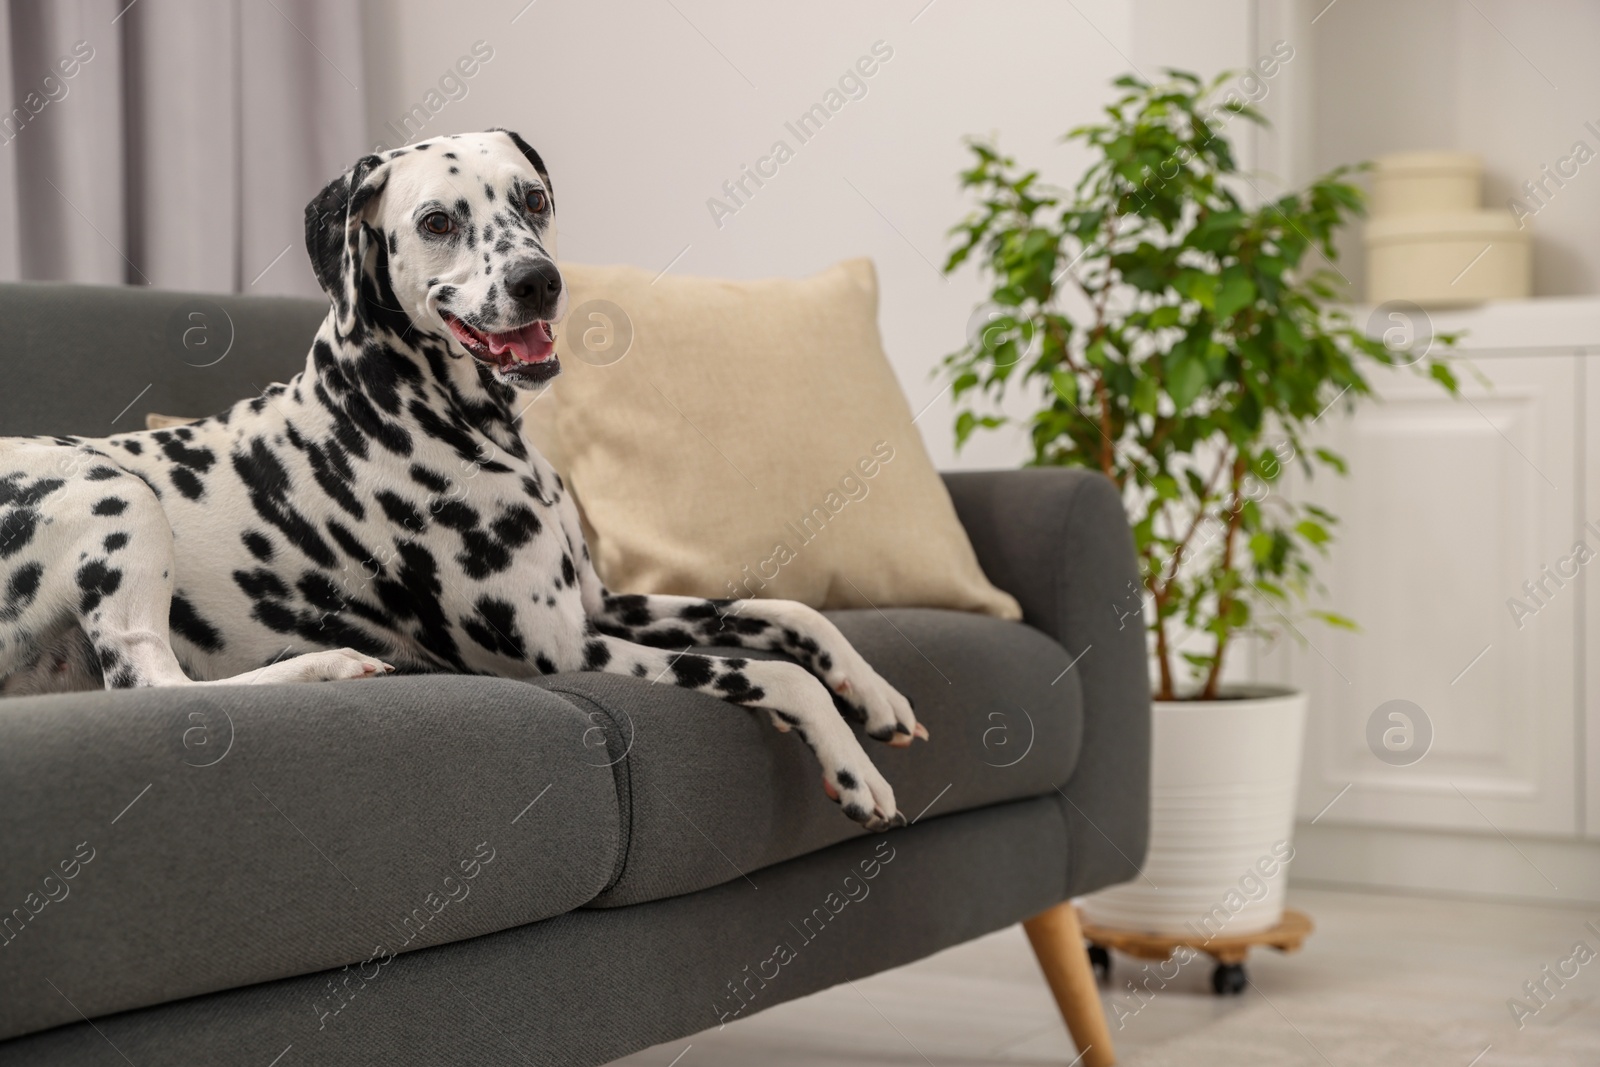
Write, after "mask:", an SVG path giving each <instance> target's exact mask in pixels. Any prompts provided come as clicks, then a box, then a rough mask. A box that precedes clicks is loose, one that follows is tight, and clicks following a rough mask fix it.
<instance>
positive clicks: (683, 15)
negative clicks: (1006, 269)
mask: <svg viewBox="0 0 1600 1067" xmlns="http://www.w3.org/2000/svg"><path fill="white" fill-rule="evenodd" d="M525 2H526V0H463V2H458V3H453V4H451V5H449V7H448V9H447V10H448V14H445V13H444V12H445V11H446V9H445V8H444V6H443V5H439V4H430V3H427V2H426V0H368V12H367V24H368V33H369V38H370V40H369V55H368V62H367V68H368V70H369V72H370V73H369V90H370V91H369V101H370V104H369V107H370V111H369V118H370V123H369V125H370V127H371V131H372V137H373V140H374V141H383V142H385V143H388V144H391V145H392V144H394V143H396V139H395V137H394V135H393V133H392V132H388V131H386V130H385V129H384V127H385V125H386V124H388V123H390V122H392V121H394V120H397V119H398V118H400V116H402V115H403V114H404V113H405V112H406V111H407V110H408V109H409V108H410V107H411V105H413V104H415V103H418V102H421V101H422V100H423V97H424V94H425V93H426V92H427V91H428V90H429V89H430V88H433V87H435V86H436V84H437V82H438V80H439V78H440V76H441V75H442V74H444V73H445V72H446V71H447V70H448V68H449V67H450V65H451V64H452V63H454V62H455V60H456V59H457V58H458V57H460V56H462V55H465V54H466V53H467V52H468V50H469V48H470V46H471V45H472V44H473V42H474V41H478V40H482V41H484V42H486V43H487V44H488V45H489V46H490V47H492V48H493V49H494V58H493V59H491V60H490V61H489V62H488V63H487V64H485V65H484V66H483V69H482V71H481V72H480V73H479V74H478V75H477V76H476V77H475V78H473V79H472V80H471V81H470V82H469V83H468V86H469V92H468V95H467V96H466V97H465V98H463V99H461V100H459V101H456V102H451V103H448V104H446V105H445V106H444V108H443V109H442V110H441V111H440V112H439V114H438V115H437V116H436V117H435V118H434V119H433V121H432V122H431V124H430V125H429V126H428V127H426V128H425V129H424V131H423V132H424V133H427V134H431V133H439V132H455V131H460V130H472V129H481V128H484V127H487V126H507V127H510V128H512V129H515V130H517V131H518V132H520V133H522V134H523V135H524V136H525V137H527V138H528V140H529V141H530V142H532V143H533V144H534V145H535V146H536V147H537V148H538V149H539V150H540V152H541V154H542V155H543V156H544V158H545V160H546V162H547V163H548V164H549V165H550V167H551V170H552V174H553V178H554V182H555V187H556V192H557V202H558V204H559V205H560V241H561V255H562V256H563V257H564V258H567V259H571V260H577V261H588V262H625V263H633V264H637V265H639V266H642V267H646V268H648V269H651V270H660V269H663V268H665V267H666V266H667V265H668V264H669V263H672V264H673V267H672V269H673V270H674V271H676V272H680V273H685V274H703V275H715V276H731V277H759V276H764V275H790V276H797V275H804V274H808V273H811V272H814V271H817V270H819V269H821V268H823V267H825V266H827V265H828V264H830V263H832V262H834V261H836V260H839V259H843V258H846V257H849V256H856V255H867V256H871V257H872V258H873V259H874V260H875V261H876V262H877V265H878V271H879V275H880V279H881V284H882V293H883V307H882V314H881V321H882V325H883V333H884V341H885V345H886V346H887V348H888V351H889V354H890V358H891V359H892V360H893V363H894V366H895V369H896V371H897V372H898V374H899V377H900V381H901V385H902V386H903V387H904V389H905V391H906V394H907V396H908V398H909V399H910V402H911V405H912V407H913V409H914V410H920V409H922V408H923V406H924V405H927V404H929V403H930V402H932V403H933V406H932V407H931V408H929V409H928V411H927V412H926V414H924V415H923V416H922V417H921V419H920V421H919V422H918V425H919V427H921V428H922V431H923V436H924V439H925V440H926V441H927V442H928V445H929V449H930V451H931V452H932V454H933V457H934V460H935V462H936V463H938V464H939V465H941V466H952V465H963V466H993V465H1008V466H1009V465H1014V464H1015V463H1017V462H1019V461H1020V460H1022V459H1023V458H1025V457H1026V455H1027V454H1028V453H1027V449H1026V447H1025V445H1024V442H1023V441H1022V439H1021V438H1019V437H1015V436H1013V437H1010V438H1003V437H998V436H995V435H991V436H990V437H988V438H983V439H978V440H975V441H974V443H973V444H971V445H969V447H968V449H967V450H966V452H965V453H964V454H963V456H962V457H961V458H960V460H959V462H958V461H957V460H956V459H955V457H954V456H953V453H952V446H951V441H952V435H951V431H950V424H951V415H950V409H949V406H948V404H947V403H946V402H945V401H944V400H936V398H937V397H938V396H939V394H940V390H941V386H940V384H938V383H936V382H934V381H932V380H931V379H930V377H929V374H930V372H931V370H932V368H933V367H934V365H935V364H936V363H937V361H938V359H939V357H941V356H943V355H944V354H946V353H948V352H950V351H951V350H953V349H955V348H957V347H959V345H960V344H961V341H962V338H963V335H964V331H965V327H966V322H967V319H968V316H969V314H970V313H971V311H972V309H973V307H974V306H975V305H976V303H977V301H978V297H979V286H978V281H977V278H976V276H975V275H974V274H972V273H971V272H970V271H967V272H966V273H964V274H962V275H960V276H958V277H957V278H955V279H953V280H950V281H946V280H945V279H944V278H943V277H941V275H940V273H939V271H938V269H937V268H938V267H939V266H940V265H942V263H943V261H944V257H945V255H946V254H947V252H948V249H949V247H950V246H949V242H948V238H947V236H946V231H947V230H948V229H949V227H950V226H951V225H952V224H954V223H955V222H957V221H958V220H960V218H961V217H962V216H963V214H964V213H965V212H966V210H967V205H966V203H965V201H964V200H963V199H962V197H961V195H960V193H959V191H958V189H957V187H956V174H957V171H958V170H959V169H961V168H962V167H963V166H964V165H965V163H966V159H967V156H966V152H965V150H964V148H963V147H962V144H961V140H962V138H963V137H964V136H966V135H968V134H988V133H991V132H998V133H999V134H1000V135H1001V140H1002V144H1003V146H1004V148H1005V149H1006V150H1007V151H1010V152H1012V153H1014V154H1016V155H1017V156H1018V157H1020V158H1021V159H1022V160H1025V161H1027V162H1029V163H1031V164H1033V165H1036V166H1038V167H1040V168H1041V169H1042V170H1043V171H1044V172H1045V174H1046V176H1047V177H1049V178H1054V179H1056V180H1057V181H1059V182H1060V183H1062V184H1068V183H1070V182H1071V181H1073V180H1075V179H1076V177H1077V175H1078V173H1079V172H1080V171H1081V169H1082V166H1083V164H1084V156H1083V154H1082V153H1081V152H1080V151H1079V150H1078V149H1076V148H1075V147H1068V146H1063V145H1061V144H1059V143H1058V139H1059V137H1060V135H1061V134H1062V133H1064V132H1065V131H1066V130H1067V129H1069V128H1071V127H1072V126H1074V125H1076V124H1078V123H1081V122H1085V121H1088V120H1091V119H1093V118H1094V117H1096V115H1097V113H1098V108H1099V106H1100V104H1101V103H1102V102H1103V101H1104V100H1105V99H1106V98H1107V96H1108V94H1109V88H1108V86H1107V82H1108V81H1109V79H1111V78H1112V77H1114V76H1116V75H1117V74H1120V73H1122V72H1124V71H1126V70H1128V69H1129V67H1130V65H1137V66H1138V67H1139V68H1140V69H1144V70H1146V71H1147V72H1149V73H1151V74H1154V73H1155V67H1156V66H1157V65H1162V64H1170V65H1180V66H1185V67H1192V68H1196V69H1198V70H1201V71H1203V72H1207V73H1209V72H1211V71H1213V70H1215V69H1218V68H1219V67H1221V66H1224V65H1237V64H1239V63H1242V62H1247V61H1248V60H1249V59H1250V58H1252V56H1251V55H1250V49H1251V47H1252V43H1251V41H1250V40H1249V37H1248V34H1249V28H1250V25H1251V20H1250V11H1251V8H1252V5H1251V4H1250V3H1249V2H1248V0H1208V2H1207V3H1203V4H1182V3H1178V2H1176V0H1162V2H1150V0H1139V2H1133V0H1076V3H1075V5H1074V4H1063V3H1059V2H1047V0H1009V2H1004V3H985V4H983V5H978V4H975V3H970V2H961V0H935V2H934V3H932V4H927V0H894V2H887V0H885V2H876V3H870V4H867V3H860V2H859V0H815V2H811V3H806V4H781V5H780V4H762V5H760V6H759V7H758V6H757V5H753V4H748V3H739V2H738V0H671V2H668V0H594V2H585V3H572V2H558V0H538V2H535V3H533V4H532V5H531V6H528V7H527V8H526V9H524V8H523V4H524V3H525ZM519 11H520V12H521V13H520V15H519ZM1080 12H1081V13H1080ZM513 19H515V22H513ZM879 40H882V41H884V42H886V44H887V45H888V46H889V47H891V48H892V49H893V58H892V59H890V60H889V61H888V62H886V63H884V64H883V65H882V66H881V68H880V69H879V70H878V72H877V73H876V74H875V75H874V76H873V77H871V78H870V79H868V80H867V83H866V84H867V94H866V95H865V96H864V97H863V98H861V99H857V100H852V101H850V102H849V103H847V104H846V105H845V106H844V107H843V108H842V109H841V110H840V112H839V113H838V114H837V115H835V116H834V117H833V118H832V119H831V121H830V122H829V123H828V124H827V126H826V127H825V128H824V129H823V130H822V131H821V132H820V133H819V134H817V135H816V136H815V138H814V139H812V140H811V141H809V142H808V143H806V144H804V145H799V144H798V142H797V140H796V139H795V138H794V137H793V136H792V135H791V134H789V133H788V132H787V131H786V130H785V128H784V123H785V122H786V121H789V120H792V119H794V118H795V117H796V116H798V115H799V114H800V113H801V112H803V111H804V110H806V109H807V108H808V107H809V106H810V105H812V104H813V103H816V102H818V101H819V100H821V98H822V96H823V94H824V93H825V92H826V91H827V90H828V89H829V88H830V87H832V86H834V85H835V83H836V82H837V81H838V79H839V77H840V75H841V74H842V73H843V72H845V71H846V70H847V69H848V68H849V67H850V65H851V64H852V63H854V62H855V61H856V59H857V58H858V57H860V56H863V55H866V54H868V53H869V52H870V50H871V48H872V46H873V43H874V42H875V41H879ZM779 138H782V139H785V140H787V141H789V142H790V144H791V146H794V147H796V153H795V157H794V159H793V160H791V161H790V162H788V163H787V164H785V165H784V166H783V167H782V168H781V169H780V170H779V173H778V175H777V176H776V177H775V178H772V179H771V180H769V181H768V183H767V184H766V186H765V187H764V188H761V189H760V190H758V191H757V192H756V193H755V195H754V196H753V197H752V198H751V199H750V200H749V202H748V204H747V205H746V206H745V207H743V208H742V209H740V210H739V211H738V212H737V214H736V215H735V216H733V217H732V218H727V219H724V220H723V225H722V226H721V227H720V228H719V227H718V225H717V224H716V222H715V221H714V220H713V218H712V216H711V213H710V212H709V211H708V209H707V205H706V202H707V199H708V198H710V197H713V196H721V195H722V193H721V186H722V183H723V182H724V181H726V180H729V179H732V178H737V177H738V176H739V173H740V167H741V165H745V164H753V163H754V162H755V160H756V159H757V158H758V157H759V156H762V155H765V154H766V153H767V152H768V150H769V149H770V147H771V145H772V144H773V142H774V141H775V140H777V139H779ZM685 249H687V251H685ZM680 253H682V256H681V258H677V257H679V254H680ZM674 261H675V262H674ZM818 342H819V343H821V344H826V343H827V338H826V337H825V336H824V337H819V338H818Z"/></svg>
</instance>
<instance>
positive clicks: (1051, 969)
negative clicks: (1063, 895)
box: [1022, 900, 1117, 1067]
mask: <svg viewBox="0 0 1600 1067" xmlns="http://www.w3.org/2000/svg"><path fill="white" fill-rule="evenodd" d="M1022 928H1023V929H1024V930H1025V931H1027V934H1028V941H1029V942H1030V943H1031V944H1032V945H1033V954H1034V955H1035V956H1036V957H1038V959H1039V969H1040V970H1042V971H1044V977H1045V981H1047V982H1049V983H1050V992H1052V993H1054V994H1055V998H1056V1007H1058V1008H1060V1009H1061V1017H1062V1019H1064V1020H1065V1021H1066V1024H1067V1032H1068V1033H1070V1034H1071V1035H1072V1040H1073V1043H1074V1044H1076V1045H1077V1046H1078V1053H1079V1055H1080V1056H1081V1057H1082V1058H1081V1060H1080V1062H1081V1063H1082V1064H1083V1067H1112V1065H1113V1064H1115V1063H1116V1062H1117V1056H1116V1053H1115V1052H1113V1051H1112V1048H1111V1030H1110V1028H1109V1027H1108V1026H1107V1025H1106V1014H1105V1009H1103V1008H1102V1007H1101V1006H1100V990H1099V988H1098V987H1097V986H1096V985H1095V980H1094V968H1093V967H1091V966H1090V965H1089V951H1088V949H1087V948H1086V947H1085V946H1084V943H1083V928H1082V927H1081V926H1079V925H1078V911H1077V909H1076V908H1074V907H1073V906H1072V901H1070V900H1068V901H1064V902H1062V903H1060V904H1057V905H1056V906H1055V907H1053V908H1051V909H1050V910H1049V911H1043V912H1040V913H1039V914H1038V915H1035V916H1034V917H1033V918H1031V919H1027V920H1025V921H1024V922H1023V924H1022Z"/></svg>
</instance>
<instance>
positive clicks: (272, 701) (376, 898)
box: [0, 675, 622, 1060]
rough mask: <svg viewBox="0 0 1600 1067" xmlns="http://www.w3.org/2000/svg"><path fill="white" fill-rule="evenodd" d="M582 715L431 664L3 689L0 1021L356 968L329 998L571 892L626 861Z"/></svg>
mask: <svg viewBox="0 0 1600 1067" xmlns="http://www.w3.org/2000/svg"><path fill="white" fill-rule="evenodd" d="M588 728H589V724H588V721H587V719H585V718H584V717H583V713H581V712H580V711H579V710H578V709H577V708H575V707H573V706H572V705H571V704H570V703H568V702H567V701H565V700H563V699H561V698H560V697H558V696H556V695H555V694H552V693H548V692H545V691H542V690H540V689H536V688H534V687H533V686H530V685H528V684H527V683H525V682H517V681H509V680H505V679H493V678H468V677H455V676H443V675H440V676H434V677H425V678H382V679H373V680H363V681H347V682H334V683H329V684H324V685H288V686H250V685H240V686H221V687H216V688H209V687H208V688H204V689H202V688H198V687H196V688H183V689H144V690H137V691H129V692H95V693H77V694H71V695H66V696H44V697H18V698H12V699H9V700H5V701H3V702H0V857H3V861H0V908H3V909H4V910H3V912H0V962H3V966H0V1038H4V1037H8V1036H12V1035H16V1034H20V1033H27V1032H29V1031H33V1030H39V1029H43V1028H45V1027H48V1026H54V1025H58V1024H61V1023H66V1022H72V1021H76V1020H77V1019H78V1018H79V1015H78V1011H79V1010H81V1011H83V1012H84V1013H86V1014H88V1015H90V1016H98V1015H103V1014H106V1013H109V1012H114V1011H120V1010H123V1009H127V1008H136V1007H140V1006H143V1005H148V1004H158V1003H162V1002H165V1001H169V1000H175V999H178V998H180V997H187V996H193V995H195V994H199V993H206V992H210V991H213V990H219V989H228V988H232V987H234V986H241V985H247V984H249V983H252V982H263V981H267V980H269V979H275V978H284V977H287V976H290V975H298V974H306V973H308V972H313V971H322V970H328V969H331V968H339V967H344V966H345V965H347V964H348V965H351V966H349V967H348V968H347V970H346V971H345V972H341V973H342V974H343V975H344V978H343V979H342V988H341V987H340V986H341V983H330V986H329V989H328V991H327V995H326V996H325V997H323V998H321V999H320V1000H318V1001H317V1002H316V1003H315V1004H313V1003H308V1004H307V1006H306V1010H307V1011H308V1013H309V1012H310V1011H311V1010H312V1008H316V1009H317V1010H318V1011H325V1012H333V1011H336V1010H337V1009H338V1007H339V1005H340V1004H341V1003H342V1002H343V1000H344V999H347V998H349V997H351V996H353V995H355V994H356V993H357V991H359V990H360V989H361V988H362V986H363V984H364V978H370V977H371V976H372V974H374V973H376V971H377V969H378V968H379V967H382V966H384V965H385V964H386V963H387V962H388V958H389V956H391V955H393V954H398V953H402V952H408V951H410V950H412V949H417V948H422V947H425V946H429V945H438V944H443V943H445V942H450V941H456V940H460V939H463V938H469V937H476V936H478V935H480V934H485V933H489V932H491V931H495V930H503V929H506V928H507V927H513V926H519V925H522V924H524V923H529V922H535V921H538V920H540V919H544V918H547V917H549V916H552V915H559V914H562V913H564V912H567V911H570V910H571V909H573V908H575V907H577V906H579V905H581V904H583V903H585V902H586V901H588V900H590V899H592V898H593V897H594V895H595V894H596V893H598V892H599V891H600V890H601V889H602V888H603V887H604V886H605V885H606V884H608V883H609V882H610V881H612V880H613V878H614V877H615V872H616V868H617V865H618V863H619V861H620V858H621V848H620V844H621V840H622V836H621V823H620V819H619V810H618V807H617V804H616V796H615V791H614V790H615V786H614V784H613V779H612V775H611V773H610V772H609V771H605V770H596V769H595V768H594V767H592V766H591V765H590V763H589V762H587V756H588V750H587V749H585V747H584V743H583V742H584V732H585V731H586V730H587V729H588ZM399 966H401V967H404V966H405V964H404V963H401V964H400V965H399ZM46 979H48V981H46ZM51 983H54V987H52V985H51ZM58 990H59V991H58ZM69 998H70V1000H69ZM319 1005H320V1006H319ZM113 1058H115V1057H113ZM266 1058H268V1059H270V1058H271V1057H270V1055H269V1056H267V1057H266ZM3 1059H4V1056H0V1060H3Z"/></svg>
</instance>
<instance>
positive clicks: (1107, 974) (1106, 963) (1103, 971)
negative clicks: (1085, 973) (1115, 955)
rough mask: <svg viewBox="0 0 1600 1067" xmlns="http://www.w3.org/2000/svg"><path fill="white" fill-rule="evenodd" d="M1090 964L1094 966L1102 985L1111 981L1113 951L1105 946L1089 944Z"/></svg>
mask: <svg viewBox="0 0 1600 1067" xmlns="http://www.w3.org/2000/svg"><path fill="white" fill-rule="evenodd" d="M1089 966H1091V967H1093V968H1094V976H1095V979H1096V980H1097V981H1098V982H1099V983H1100V984H1101V985H1106V984H1107V983H1109V982H1110V981H1111V953H1110V952H1108V951H1107V950H1106V949H1105V948H1104V947H1103V946H1100V945H1090V946H1089Z"/></svg>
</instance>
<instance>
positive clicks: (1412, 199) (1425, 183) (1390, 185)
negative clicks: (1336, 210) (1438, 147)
mask: <svg viewBox="0 0 1600 1067" xmlns="http://www.w3.org/2000/svg"><path fill="white" fill-rule="evenodd" d="M1482 189H1483V163H1482V162H1481V161H1480V160H1479V159H1478V157H1477V156H1474V155H1469V154H1467V153H1465V152H1397V153H1395V154H1394V155H1388V156H1380V157H1378V159H1376V160H1375V161H1374V165H1373V171H1372V205H1371V210H1372V215H1373V217H1374V218H1386V217H1388V216H1391V215H1431V214H1438V213H1440V212H1447V211H1476V210H1478V206H1479V204H1480V203H1482V201H1481V199H1480V197H1481V195H1482Z"/></svg>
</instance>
